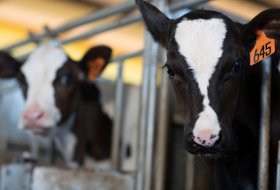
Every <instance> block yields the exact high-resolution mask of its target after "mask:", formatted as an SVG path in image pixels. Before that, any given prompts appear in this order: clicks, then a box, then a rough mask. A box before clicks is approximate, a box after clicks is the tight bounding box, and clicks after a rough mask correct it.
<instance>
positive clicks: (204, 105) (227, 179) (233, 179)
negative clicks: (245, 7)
mask: <svg viewBox="0 0 280 190" xmlns="http://www.w3.org/2000/svg"><path fill="white" fill-rule="evenodd" d="M136 3H137V5H138V7H139V9H140V11H141V13H142V16H143V18H144V21H145V24H146V26H147V29H148V30H149V31H150V33H151V34H152V36H153V38H154V39H155V41H157V42H158V43H160V44H161V45H162V46H163V47H164V48H165V49H166V50H167V62H166V65H165V67H166V68H167V73H168V74H169V76H170V79H171V82H172V86H173V88H174V90H175V94H176V96H177V100H178V101H180V102H182V104H183V105H184V107H185V118H186V119H185V124H184V143H185V147H186V149H187V150H188V151H189V152H191V153H194V154H207V155H209V154H210V155H212V156H213V157H216V159H217V175H218V176H219V177H218V179H219V181H218V189H221V190H224V189H227V190H229V189H232V190H237V189H242V190H243V189H244V190H245V189H246V190H248V189H250V190H251V189H256V185H257V168H258V165H257V163H258V145H259V126H260V110H261V107H260V94H261V93H260V92H261V64H255V65H254V66H250V64H249V63H250V61H249V57H250V56H249V55H250V51H251V50H252V48H253V46H254V44H255V42H256V40H257V39H258V38H259V33H258V31H259V30H262V31H264V33H265V34H266V35H267V36H268V37H270V38H275V39H276V45H277V46H279V40H280V35H279V34H280V9H270V10H266V11H264V12H262V13H260V14H259V15H257V16H256V17H255V18H254V19H252V20H251V21H250V22H249V23H247V24H244V25H242V24H239V23H236V22H233V21H232V20H231V19H229V18H228V17H226V16H225V15H223V14H221V13H218V12H215V11H207V10H196V11H191V12H189V13H187V14H185V15H183V16H182V17H180V18H178V19H174V20H172V19H169V18H167V17H166V16H165V15H164V14H163V13H162V12H160V11H159V10H158V9H157V8H156V7H154V6H152V5H151V4H149V3H146V2H144V1H142V0H136ZM271 48H272V47H266V50H265V53H267V54H269V53H270V52H269V51H272V49H271ZM279 53H280V49H279V48H278V49H277V54H279ZM277 54H274V56H273V58H272V59H273V64H272V92H271V93H272V105H271V111H272V115H271V141H270V147H271V150H270V158H271V160H270V173H269V174H270V183H269V186H270V187H269V189H274V188H275V179H276V178H275V177H276V175H275V173H276V164H277V162H276V161H277V160H276V158H277V141H278V140H279V139H280V126H279V122H280V110H279V109H280V101H279V100H280V99H279V96H280V75H279V56H277Z"/></svg>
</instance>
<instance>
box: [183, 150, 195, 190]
mask: <svg viewBox="0 0 280 190" xmlns="http://www.w3.org/2000/svg"><path fill="white" fill-rule="evenodd" d="M194 169H195V156H194V155H192V154H191V153H187V156H186V183H185V190H193V189H194Z"/></svg>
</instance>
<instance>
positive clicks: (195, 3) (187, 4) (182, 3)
mask: <svg viewBox="0 0 280 190" xmlns="http://www.w3.org/2000/svg"><path fill="white" fill-rule="evenodd" d="M209 1H210V0H200V1H197V0H193V1H180V2H178V3H174V4H171V5H170V11H171V12H175V11H178V10H181V9H185V8H190V9H191V8H195V7H197V6H199V5H202V4H205V3H208V2H209Z"/></svg>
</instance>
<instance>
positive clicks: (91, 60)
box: [17, 43, 112, 134]
mask: <svg viewBox="0 0 280 190" xmlns="http://www.w3.org/2000/svg"><path fill="white" fill-rule="evenodd" d="M111 52H112V51H111V49H110V48H109V47H106V46H97V47H93V48H91V49H90V50H89V51H88V52H87V53H86V54H85V55H84V57H83V58H82V60H81V61H79V62H76V61H73V60H72V59H71V58H70V57H68V56H67V55H66V53H65V52H64V51H63V50H62V49H61V48H59V47H57V46H56V45H54V44H52V43H49V44H45V45H41V46H39V47H38V48H37V49H36V50H35V51H33V52H32V53H31V55H30V56H29V58H28V59H27V61H26V62H25V63H24V64H23V65H22V66H21V67H20V68H19V70H18V72H17V78H18V80H19V83H20V84H21V87H22V90H23V94H24V96H25V98H26V105H25V107H24V110H23V112H22V114H21V118H20V122H19V125H20V127H21V128H25V129H28V130H30V131H32V132H34V133H38V134H45V133H47V132H48V131H49V130H50V129H52V128H54V127H56V126H58V125H60V124H62V123H63V122H66V121H67V120H68V119H69V118H70V116H71V114H72V113H75V112H76V111H77V106H78V104H79V101H80V98H81V96H80V95H81V93H80V88H81V85H80V84H81V83H82V82H85V81H87V82H90V81H91V82H94V80H95V78H96V77H97V76H98V75H99V74H100V73H101V72H102V70H103V69H104V68H105V66H106V65H107V63H108V61H109V59H110V57H111ZM97 93H98V92H97Z"/></svg>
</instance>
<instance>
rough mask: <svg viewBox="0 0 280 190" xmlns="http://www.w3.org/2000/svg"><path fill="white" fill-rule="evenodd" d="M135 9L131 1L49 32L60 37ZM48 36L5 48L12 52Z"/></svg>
mask: <svg viewBox="0 0 280 190" xmlns="http://www.w3.org/2000/svg"><path fill="white" fill-rule="evenodd" d="M134 8H135V3H134V1H130V2H126V3H123V4H120V5H117V6H113V7H110V8H106V9H102V10H100V11H97V12H95V13H93V14H90V15H87V16H85V17H82V18H80V19H77V20H74V21H72V22H69V23H67V24H65V25H62V26H60V27H58V28H55V29H52V30H49V33H51V34H53V35H58V34H60V33H62V32H65V31H67V30H70V29H73V28H76V27H78V26H81V25H84V24H88V23H91V22H94V21H96V20H100V19H103V18H106V17H109V16H112V15H114V14H119V13H123V12H125V11H129V10H131V9H134ZM47 36H48V33H47V32H46V31H43V32H41V33H39V34H38V35H34V36H32V37H29V38H27V39H25V40H22V41H20V42H18V43H16V44H13V45H11V46H8V47H6V48H5V50H6V51H10V50H11V49H14V48H16V47H19V46H22V45H25V44H27V43H30V42H34V41H36V40H37V41H38V40H40V39H42V38H44V37H47Z"/></svg>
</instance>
